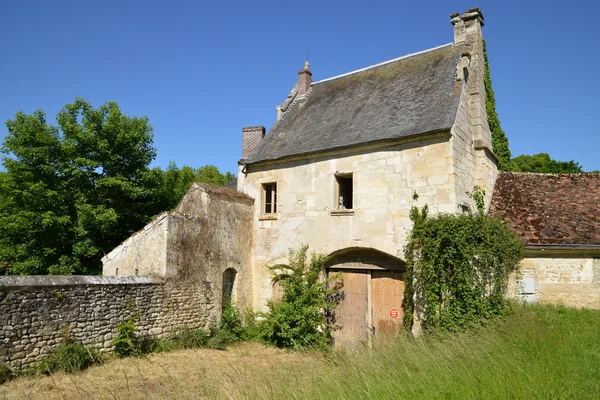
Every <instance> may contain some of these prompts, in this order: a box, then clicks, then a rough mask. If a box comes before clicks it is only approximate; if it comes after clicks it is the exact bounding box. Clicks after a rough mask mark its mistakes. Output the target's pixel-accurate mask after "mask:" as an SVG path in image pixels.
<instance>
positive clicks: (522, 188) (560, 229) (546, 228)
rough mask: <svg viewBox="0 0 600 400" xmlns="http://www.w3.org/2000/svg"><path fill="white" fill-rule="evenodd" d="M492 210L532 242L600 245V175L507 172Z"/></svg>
mask: <svg viewBox="0 0 600 400" xmlns="http://www.w3.org/2000/svg"><path fill="white" fill-rule="evenodd" d="M490 213H491V214H492V215H496V216H499V217H501V218H503V219H504V220H505V221H506V222H507V223H508V224H509V225H510V226H512V227H513V228H514V229H515V231H516V232H517V233H518V234H519V235H520V236H521V237H522V238H523V239H524V240H525V241H526V242H527V243H528V244H586V245H590V244H600V174H532V173H510V172H503V173H501V174H500V175H499V176H498V180H497V181H496V186H495V188H494V196H493V198H492V206H491V210H490Z"/></svg>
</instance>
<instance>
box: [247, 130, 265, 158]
mask: <svg viewBox="0 0 600 400" xmlns="http://www.w3.org/2000/svg"><path fill="white" fill-rule="evenodd" d="M265 132H266V129H265V127H264V126H247V127H245V128H242V160H245V159H246V158H248V156H250V154H252V152H253V151H254V149H255V148H256V146H258V145H259V143H260V141H261V140H262V138H263V137H265Z"/></svg>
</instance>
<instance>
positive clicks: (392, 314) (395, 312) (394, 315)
mask: <svg viewBox="0 0 600 400" xmlns="http://www.w3.org/2000/svg"><path fill="white" fill-rule="evenodd" d="M399 314H400V313H399V312H398V310H396V309H395V308H390V317H392V318H398V315H399Z"/></svg>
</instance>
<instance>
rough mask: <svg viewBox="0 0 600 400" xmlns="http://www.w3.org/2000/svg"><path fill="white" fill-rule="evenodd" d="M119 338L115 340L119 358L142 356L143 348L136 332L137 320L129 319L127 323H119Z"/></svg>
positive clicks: (116, 353) (116, 352)
mask: <svg viewBox="0 0 600 400" xmlns="http://www.w3.org/2000/svg"><path fill="white" fill-rule="evenodd" d="M116 328H117V336H116V337H115V339H114V342H113V344H114V346H115V355H117V356H119V357H128V356H139V355H141V354H142V347H141V344H140V341H139V339H138V338H137V337H136V335H135V332H136V331H137V327H136V326H135V318H129V319H128V320H126V321H122V322H119V323H118V324H117V326H116Z"/></svg>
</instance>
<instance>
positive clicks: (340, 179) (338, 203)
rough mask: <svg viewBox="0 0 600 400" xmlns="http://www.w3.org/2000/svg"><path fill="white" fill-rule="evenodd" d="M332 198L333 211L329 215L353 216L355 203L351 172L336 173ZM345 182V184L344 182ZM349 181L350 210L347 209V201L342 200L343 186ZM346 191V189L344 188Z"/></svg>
mask: <svg viewBox="0 0 600 400" xmlns="http://www.w3.org/2000/svg"><path fill="white" fill-rule="evenodd" d="M334 177H335V187H334V197H333V210H332V211H331V212H330V214H331V215H354V210H355V206H356V205H355V202H354V174H353V173H352V172H345V173H336V174H334ZM344 181H345V182H344ZM347 181H350V185H351V186H350V197H351V198H350V205H351V208H346V207H347V199H343V196H344V195H343V187H342V185H343V184H346V185H347V184H348V182H347ZM346 189H347V188H346Z"/></svg>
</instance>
